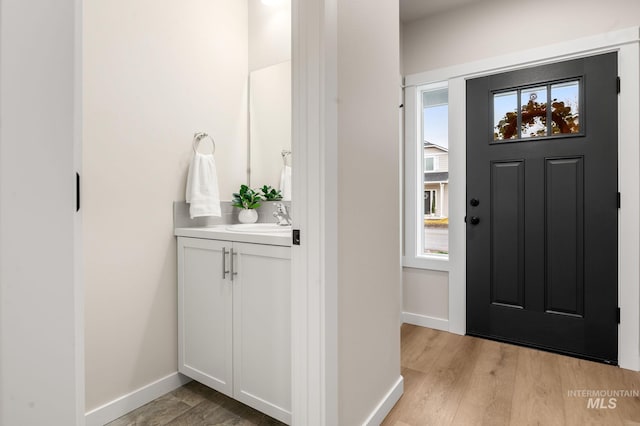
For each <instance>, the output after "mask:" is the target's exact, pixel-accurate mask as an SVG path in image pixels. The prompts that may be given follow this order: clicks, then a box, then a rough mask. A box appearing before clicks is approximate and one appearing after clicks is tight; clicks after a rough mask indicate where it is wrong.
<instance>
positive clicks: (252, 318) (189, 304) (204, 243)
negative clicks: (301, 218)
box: [178, 237, 291, 424]
mask: <svg viewBox="0 0 640 426" xmlns="http://www.w3.org/2000/svg"><path fill="white" fill-rule="evenodd" d="M290 293H291V248H290V247H284V246H274V245H264V244H252V243H246V242H242V243H241V242H235V241H233V242H231V241H220V240H214V239H200V238H189V237H178V343H179V349H178V357H179V360H178V361H179V371H180V372H181V373H182V374H184V375H186V376H188V377H191V378H192V379H194V380H197V381H199V382H201V383H203V384H205V385H207V386H209V387H211V388H213V389H216V390H218V391H220V392H222V393H224V394H226V395H228V396H230V397H232V398H234V399H237V400H239V401H241V402H243V403H245V404H247V405H249V406H251V407H254V408H256V409H257V410H259V411H262V412H263V413H266V414H268V415H270V416H272V417H274V418H276V419H278V420H280V421H282V422H285V423H287V424H290V422H291V295H290Z"/></svg>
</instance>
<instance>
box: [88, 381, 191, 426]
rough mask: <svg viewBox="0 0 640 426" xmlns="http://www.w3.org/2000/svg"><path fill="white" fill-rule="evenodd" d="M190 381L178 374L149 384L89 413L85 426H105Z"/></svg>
mask: <svg viewBox="0 0 640 426" xmlns="http://www.w3.org/2000/svg"><path fill="white" fill-rule="evenodd" d="M190 381H191V379H190V378H188V377H186V376H183V375H182V374H180V373H178V372H175V373H172V374H169V375H168V376H166V377H163V378H162V379H159V380H156V381H155V382H153V383H149V384H148V385H146V386H143V387H141V388H140V389H137V390H135V391H133V392H131V393H128V394H126V395H123V396H121V397H120V398H117V399H114V400H113V401H111V402H108V403H106V404H104V405H103V406H101V407H98V408H95V409H93V410H91V411H89V412H87V413H86V414H85V424H86V426H103V425H105V424H106V423H109V422H111V421H113V420H115V419H117V418H119V417H122V416H124V415H125V414H127V413H129V412H130V411H133V410H135V409H136V408H139V407H142V406H143V405H145V404H147V403H149V402H151V401H153V400H154V399H156V398H159V397H161V396H162V395H164V394H165V393H168V392H171V391H172V390H174V389H177V388H179V387H180V386H182V385H184V384H186V383H189V382H190Z"/></svg>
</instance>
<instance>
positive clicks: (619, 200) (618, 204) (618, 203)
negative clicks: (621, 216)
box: [617, 192, 621, 208]
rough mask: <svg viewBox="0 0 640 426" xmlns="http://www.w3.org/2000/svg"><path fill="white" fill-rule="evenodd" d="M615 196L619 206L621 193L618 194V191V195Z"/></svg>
mask: <svg viewBox="0 0 640 426" xmlns="http://www.w3.org/2000/svg"><path fill="white" fill-rule="evenodd" d="M617 198H618V201H617V202H618V208H620V198H621V195H620V193H619V192H618V196H617Z"/></svg>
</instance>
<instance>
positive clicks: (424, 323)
mask: <svg viewBox="0 0 640 426" xmlns="http://www.w3.org/2000/svg"><path fill="white" fill-rule="evenodd" d="M402 322H406V323H407V324H413V325H419V326H420V327H429V328H434V329H436V330H442V331H449V320H446V319H442V318H436V317H430V316H427V315H420V314H412V313H410V312H403V313H402Z"/></svg>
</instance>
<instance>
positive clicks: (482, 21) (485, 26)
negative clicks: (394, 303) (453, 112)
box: [401, 0, 640, 329]
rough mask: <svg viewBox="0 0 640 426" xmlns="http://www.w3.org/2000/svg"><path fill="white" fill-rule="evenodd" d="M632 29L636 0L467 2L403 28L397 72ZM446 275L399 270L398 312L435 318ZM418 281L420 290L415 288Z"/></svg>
mask: <svg viewBox="0 0 640 426" xmlns="http://www.w3.org/2000/svg"><path fill="white" fill-rule="evenodd" d="M532 13H534V16H535V18H531V19H530V20H529V21H530V22H531V23H532V24H531V26H532V27H533V28H537V29H536V30H535V31H533V32H530V31H528V28H529V27H528V26H527V25H526V23H527V22H528V21H527V19H526V17H527V16H530V15H531V14H532ZM543 16H544V19H545V23H544V25H542V24H541V25H540V26H539V27H536V26H535V23H536V22H538V21H539V20H540V19H542V17H543ZM637 25H640V2H638V1H636V0H611V1H607V2H595V1H590V2H584V1H581V0H567V1H563V2H557V1H554V0H541V1H538V2H535V3H534V4H532V3H527V2H513V1H503V0H493V1H483V2H477V3H472V4H471V5H469V6H465V7H463V8H458V9H454V10H452V11H450V12H445V13H441V14H438V15H436V16H433V17H430V18H426V19H423V20H419V21H414V22H411V23H408V24H405V25H403V27H402V38H401V39H402V61H403V63H402V67H403V74H404V75H410V74H415V73H419V72H424V71H429V70H434V69H440V68H444V67H448V66H452V65H456V64H464V63H468V62H472V61H477V60H481V59H485V58H489V57H495V56H500V55H503V54H507V53H512V52H517V51H521V50H524V49H531V48H536V47H542V46H546V45H551V44H555V43H558V42H561V41H565V40H572V39H577V38H580V37H584V36H589V35H596V34H602V33H606V32H610V31H614V30H616V29H623V28H628V27H632V26H637ZM528 33H531V34H535V35H527V34H528ZM447 275H448V274H447V273H446V272H435V271H427V270H422V271H421V270H408V269H407V268H405V269H404V279H405V283H404V284H403V291H404V293H405V297H404V299H405V304H404V306H403V311H404V312H405V313H412V314H418V315H421V316H423V317H426V318H427V319H426V320H425V319H424V318H423V320H425V321H428V319H429V318H440V315H442V311H441V310H440V309H438V308H437V307H438V306H447V305H448V304H449V300H448V294H449V292H448V291H444V290H443V288H442V287H443V286H444V285H447V286H448V283H447V281H448V277H447ZM420 282H422V283H423V284H422V285H423V286H424V287H425V288H419V287H418V286H419V285H420V284H419V283H420ZM434 286H435V287H436V288H435V289H433V287H434ZM432 290H433V291H432ZM420 294H422V295H426V296H422V297H423V298H422V299H421V300H418V301H417V300H415V299H414V298H413V297H412V296H414V295H415V296H418V295H420ZM407 300H411V303H410V304H409V303H407V302H406V301H407ZM405 318H407V315H406V314H405ZM444 319H445V320H446V319H448V317H447V318H444ZM434 325H436V326H437V325H440V326H442V327H443V328H444V329H446V327H447V325H446V323H443V322H441V321H440V322H438V321H436V322H434Z"/></svg>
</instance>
